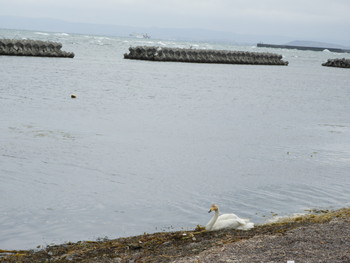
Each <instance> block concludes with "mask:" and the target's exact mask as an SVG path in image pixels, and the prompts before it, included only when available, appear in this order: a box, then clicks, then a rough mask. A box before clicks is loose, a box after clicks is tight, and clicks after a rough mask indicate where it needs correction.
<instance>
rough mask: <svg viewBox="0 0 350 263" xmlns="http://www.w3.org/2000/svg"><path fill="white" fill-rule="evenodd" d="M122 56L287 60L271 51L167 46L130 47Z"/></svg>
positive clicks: (249, 61)
mask: <svg viewBox="0 0 350 263" xmlns="http://www.w3.org/2000/svg"><path fill="white" fill-rule="evenodd" d="M124 58H125V59H139V60H152V61H174V62H192V63H223V64H251V65H279V66H287V65H288V62H287V61H283V60H282V56H281V55H278V54H273V53H258V52H243V51H228V50H205V49H192V48H187V49H185V48H167V47H152V46H137V47H130V48H129V54H124Z"/></svg>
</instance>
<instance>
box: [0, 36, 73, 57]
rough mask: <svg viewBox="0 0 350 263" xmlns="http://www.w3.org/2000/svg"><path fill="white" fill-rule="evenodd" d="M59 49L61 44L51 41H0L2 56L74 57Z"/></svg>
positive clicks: (70, 53)
mask: <svg viewBox="0 0 350 263" xmlns="http://www.w3.org/2000/svg"><path fill="white" fill-rule="evenodd" d="M61 48H62V44H61V43H57V42H51V41H40V40H19V39H0V55H3V56H35V57H63V58H73V57H74V53H72V52H65V51H62V50H61Z"/></svg>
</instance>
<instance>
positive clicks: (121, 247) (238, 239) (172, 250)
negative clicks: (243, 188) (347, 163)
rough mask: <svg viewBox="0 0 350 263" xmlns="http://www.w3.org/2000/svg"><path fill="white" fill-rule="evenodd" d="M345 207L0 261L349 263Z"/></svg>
mask: <svg viewBox="0 0 350 263" xmlns="http://www.w3.org/2000/svg"><path fill="white" fill-rule="evenodd" d="M349 247H350V208H344V209H340V210H336V211H328V210H327V211H323V210H322V211H319V210H318V211H311V212H310V213H308V214H306V215H303V216H294V217H291V218H284V219H282V220H278V221H277V222H274V223H266V224H262V225H257V226H256V227H255V228H254V229H252V230H249V231H240V230H222V231H214V232H207V231H205V230H204V229H203V228H202V227H201V226H197V228H196V229H195V230H193V231H178V232H163V233H154V234H146V233H145V234H144V235H140V236H134V237H127V238H119V239H115V240H107V239H105V240H98V241H81V242H77V243H66V244H61V245H52V246H47V247H45V248H38V249H37V250H25V251H5V250H0V262H6V263H10V262H96V263H112V262H120V263H122V262H178V263H180V262H182V263H185V262H197V263H199V262H201V263H203V262H240V263H248V262H249V263H254V262H287V261H294V262H308V263H313V262H332V263H346V262H350V249H349Z"/></svg>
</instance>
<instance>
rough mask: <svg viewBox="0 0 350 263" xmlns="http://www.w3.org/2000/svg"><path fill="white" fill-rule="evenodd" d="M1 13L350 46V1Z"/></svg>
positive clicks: (43, 5) (111, 2) (51, 0)
mask: <svg viewBox="0 0 350 263" xmlns="http://www.w3.org/2000/svg"><path fill="white" fill-rule="evenodd" d="M0 15H10V16H25V17H45V18H57V19H62V20H66V21H70V22H89V23H98V24H112V25H130V26H145V27H148V26H157V27H172V28H203V29H214V30H220V31H229V32H233V33H239V34H259V35H282V36H292V37H297V38H299V39H309V40H319V39H322V40H324V39H329V41H331V40H332V39H335V40H342V42H344V41H345V42H348V44H349V45H350V0H288V1H287V0H0Z"/></svg>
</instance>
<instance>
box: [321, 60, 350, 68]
mask: <svg viewBox="0 0 350 263" xmlns="http://www.w3.org/2000/svg"><path fill="white" fill-rule="evenodd" d="M322 66H326V67H337V68H350V59H345V58H336V59H328V60H327V62H325V63H323V64H322Z"/></svg>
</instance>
